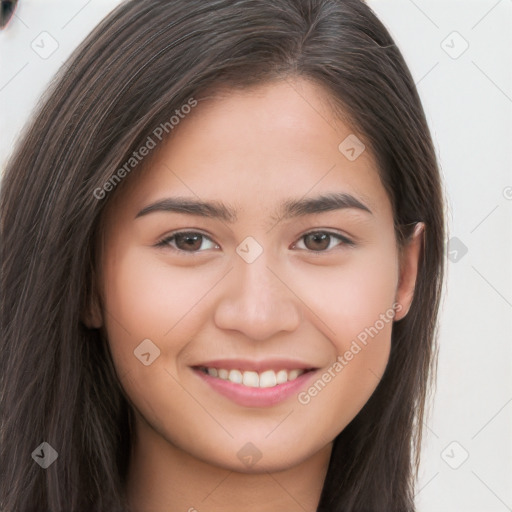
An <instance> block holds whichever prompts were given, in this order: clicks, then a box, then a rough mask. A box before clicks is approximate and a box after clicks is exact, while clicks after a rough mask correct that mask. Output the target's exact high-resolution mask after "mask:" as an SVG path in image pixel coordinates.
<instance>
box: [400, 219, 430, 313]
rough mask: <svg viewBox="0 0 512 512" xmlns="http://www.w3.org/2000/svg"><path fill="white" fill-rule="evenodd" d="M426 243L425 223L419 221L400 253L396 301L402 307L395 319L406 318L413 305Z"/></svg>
mask: <svg viewBox="0 0 512 512" xmlns="http://www.w3.org/2000/svg"><path fill="white" fill-rule="evenodd" d="M424 243H425V224H424V223H423V222H418V223H417V224H416V226H415V228H414V232H413V234H412V236H411V238H410V240H409V241H408V242H407V244H406V245H405V246H404V247H403V248H402V251H401V255H400V271H399V274H400V275H399V280H398V286H397V290H396V296H395V301H396V302H398V303H399V304H400V305H401V306H402V308H401V309H400V310H399V311H397V313H396V315H395V321H396V320H401V319H402V318H404V317H405V316H406V315H407V313H408V312H409V309H410V307H411V303H412V299H413V297H414V289H415V286H416V278H417V276H418V266H419V260H420V257H421V254H422V252H423V246H424Z"/></svg>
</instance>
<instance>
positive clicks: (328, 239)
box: [301, 231, 354, 252]
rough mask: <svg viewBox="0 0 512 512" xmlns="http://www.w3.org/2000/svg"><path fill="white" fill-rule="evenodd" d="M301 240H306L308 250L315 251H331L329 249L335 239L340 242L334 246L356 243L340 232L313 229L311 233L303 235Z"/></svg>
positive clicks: (305, 244)
mask: <svg viewBox="0 0 512 512" xmlns="http://www.w3.org/2000/svg"><path fill="white" fill-rule="evenodd" d="M301 240H304V246H305V248H306V250H309V251H313V252H329V251H328V250H327V249H329V250H330V249H331V248H332V247H333V245H332V241H333V240H337V241H338V243H335V244H334V246H337V245H351V246H353V245H354V243H353V242H352V241H351V240H349V239H348V238H346V237H344V236H342V235H340V234H338V233H330V232H328V231H312V232H311V233H307V234H306V235H303V236H302V237H301Z"/></svg>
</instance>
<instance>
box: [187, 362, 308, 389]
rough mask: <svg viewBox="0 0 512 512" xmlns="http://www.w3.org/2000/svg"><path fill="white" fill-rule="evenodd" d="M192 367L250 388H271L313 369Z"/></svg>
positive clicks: (216, 377)
mask: <svg viewBox="0 0 512 512" xmlns="http://www.w3.org/2000/svg"><path fill="white" fill-rule="evenodd" d="M194 369H196V370H198V371H200V372H202V373H204V374H205V375H209V376H210V377H213V378H215V379H221V380H225V381H229V382H232V383H233V384H239V385H241V386H246V387H250V388H273V387H276V386H279V385H281V384H285V383H286V382H291V381H294V380H295V379H297V378H298V377H300V376H301V375H304V374H305V373H307V372H311V371H314V370H315V368H308V369H303V368H294V369H291V370H287V369H285V368H283V369H281V370H277V371H275V370H265V371H262V372H256V371H253V370H239V369H231V370H229V369H227V368H216V367H212V366H197V367H194Z"/></svg>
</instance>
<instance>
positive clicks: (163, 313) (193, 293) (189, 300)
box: [104, 248, 214, 367]
mask: <svg viewBox="0 0 512 512" xmlns="http://www.w3.org/2000/svg"><path fill="white" fill-rule="evenodd" d="M147 251H148V250H147V248H127V249H123V251H122V255H121V256H120V257H118V258H111V260H110V261H107V262H106V265H105V273H104V282H105V288H104V289H105V294H104V295H105V310H106V313H105V316H106V318H105V324H106V329H107V332H108V337H109V342H110V346H111V349H112V352H113V356H114V360H116V363H117V365H118V366H119V365H123V366H130V367H133V366H137V365H138V364H140V363H139V361H137V359H135V358H134V357H133V356H134V354H133V351H134V350H135V349H136V348H137V347H138V345H139V344H140V343H141V342H142V340H145V339H150V340H151V341H152V342H153V343H154V344H155V345H156V346H157V347H158V349H159V350H160V351H161V353H160V355H161V356H164V357H160V361H159V362H162V361H163V360H164V359H165V360H166V364H170V365H173V363H174V359H175V357H176V354H177V353H178V352H179V351H180V349H181V348H182V345H185V344H186V343H187V342H188V340H189V339H190V338H192V337H193V334H194V333H193V332H192V331H191V330H190V329H191V328H192V327H193V326H194V325H197V322H194V320H193V318H194V315H195V313H196V312H197V311H198V310H199V308H198V307H197V306H198V305H199V304H200V301H201V299H202V297H203V296H204V294H205V290H207V289H208V286H207V282H208V276H207V275H206V276H205V275H204V273H201V279H194V278H193V275H192V270H191V269H190V268H185V267H172V266H170V265H166V264H165V263H164V262H163V261H162V260H161V259H158V258H155V257H148V254H147ZM196 274H197V272H196ZM212 283H214V280H213V281H212ZM171 339H172V344H170V343H169V340H171ZM180 340H182V341H180ZM164 349H165V352H164Z"/></svg>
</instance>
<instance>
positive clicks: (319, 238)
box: [306, 233, 330, 250]
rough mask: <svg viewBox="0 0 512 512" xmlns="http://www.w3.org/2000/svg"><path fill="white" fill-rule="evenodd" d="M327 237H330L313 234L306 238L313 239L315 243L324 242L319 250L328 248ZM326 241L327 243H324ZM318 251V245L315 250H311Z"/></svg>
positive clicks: (323, 234) (322, 234) (325, 234)
mask: <svg viewBox="0 0 512 512" xmlns="http://www.w3.org/2000/svg"><path fill="white" fill-rule="evenodd" d="M329 236H330V235H328V234H327V233H314V234H312V235H308V237H311V238H313V240H314V241H315V242H324V243H323V244H322V245H321V247H320V249H325V248H327V247H329ZM308 237H306V239H307V238H308ZM326 241H327V243H325V242H326ZM318 249H319V247H318V245H317V247H316V249H315V248H313V249H312V250H318Z"/></svg>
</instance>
